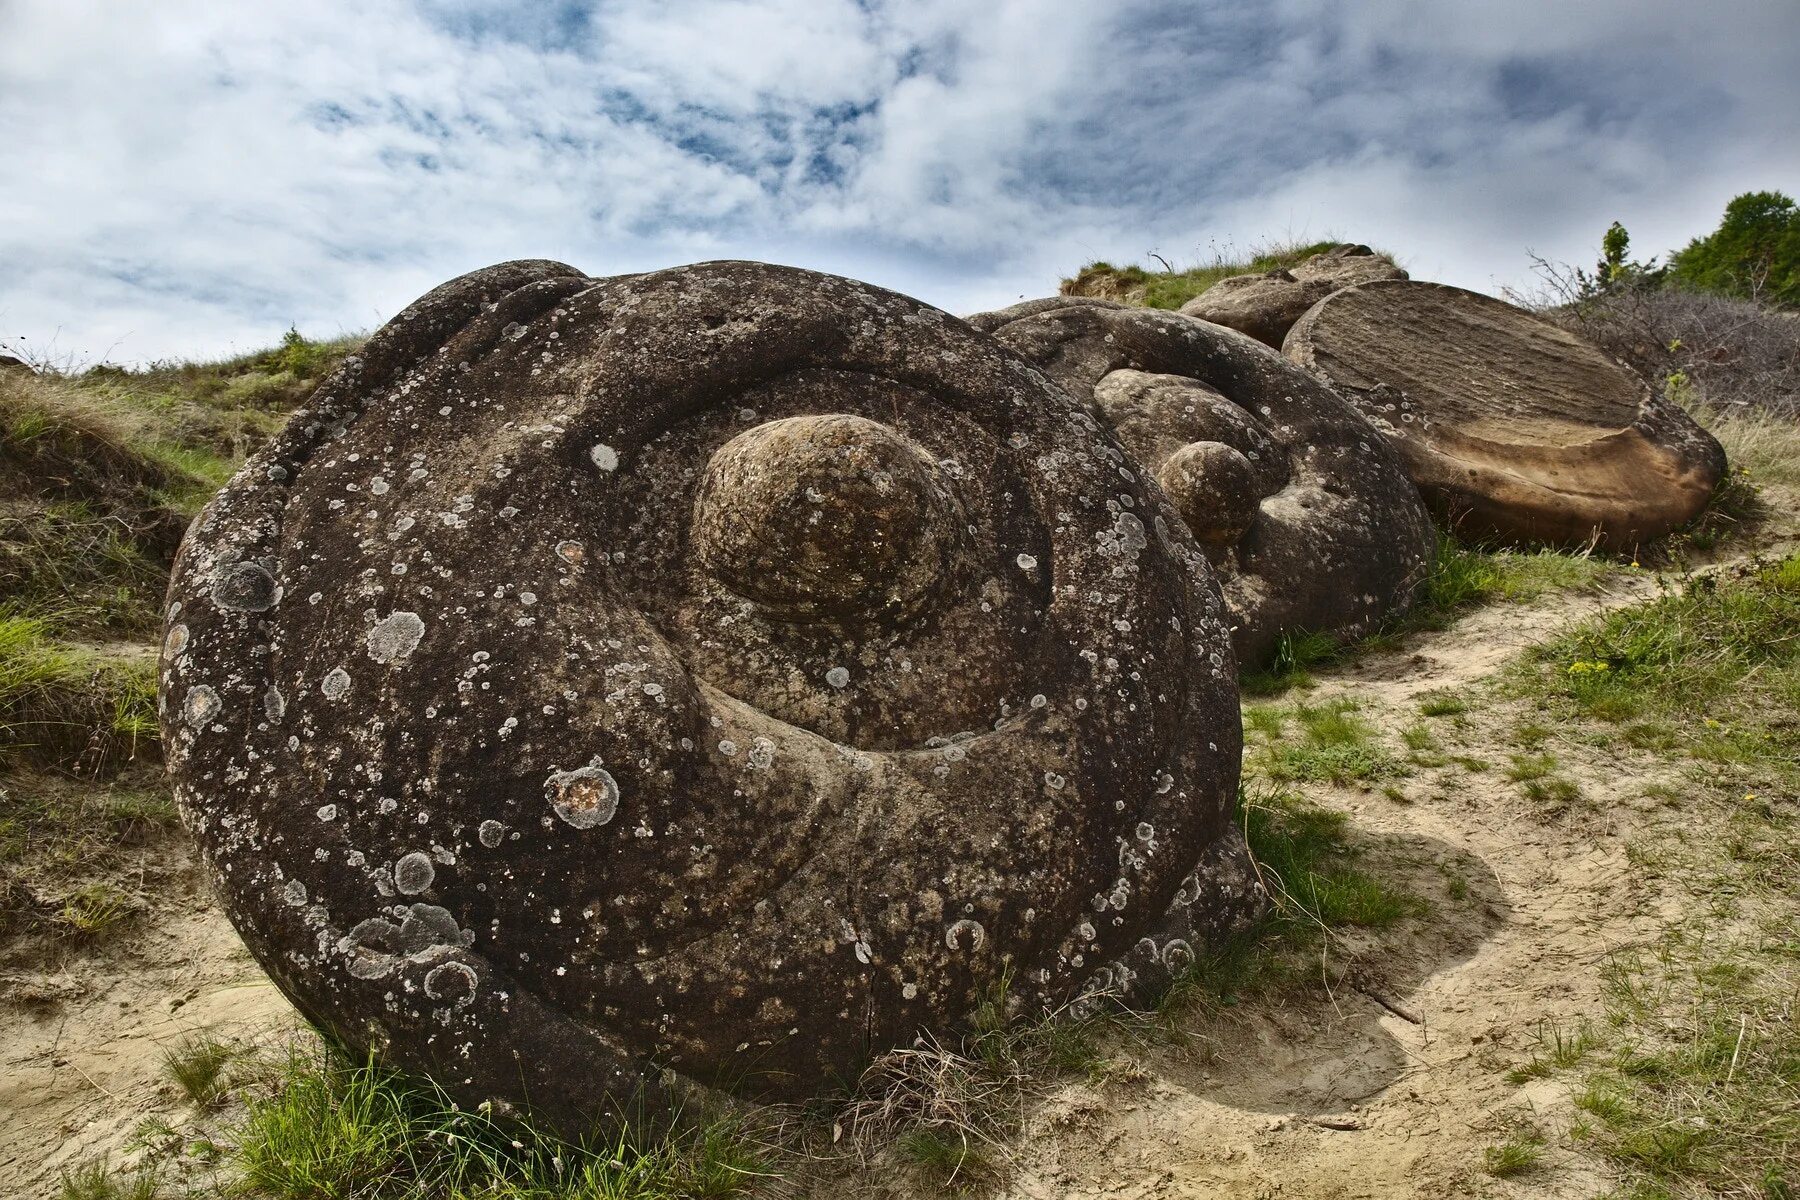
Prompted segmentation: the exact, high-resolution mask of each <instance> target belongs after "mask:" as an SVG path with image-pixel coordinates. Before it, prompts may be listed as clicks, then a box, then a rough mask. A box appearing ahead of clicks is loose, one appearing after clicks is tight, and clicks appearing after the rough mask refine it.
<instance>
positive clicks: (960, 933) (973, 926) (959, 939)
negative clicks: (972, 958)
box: [944, 917, 987, 950]
mask: <svg viewBox="0 0 1800 1200" xmlns="http://www.w3.org/2000/svg"><path fill="white" fill-rule="evenodd" d="M964 939H967V941H968V943H969V945H968V948H969V949H970V950H979V949H981V947H982V944H983V943H985V942H986V941H987V930H985V929H983V928H982V927H981V922H980V921H971V920H969V919H968V918H967V917H964V918H963V919H962V920H960V921H958V922H957V923H956V924H954V925H952V926H951V927H950V928H948V929H946V930H945V931H944V945H946V946H948V947H950V949H952V950H961V949H963V941H964Z"/></svg>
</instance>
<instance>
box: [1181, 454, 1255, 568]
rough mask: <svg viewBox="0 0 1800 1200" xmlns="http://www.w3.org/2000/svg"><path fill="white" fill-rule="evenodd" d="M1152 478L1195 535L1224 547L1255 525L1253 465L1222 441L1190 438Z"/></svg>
mask: <svg viewBox="0 0 1800 1200" xmlns="http://www.w3.org/2000/svg"><path fill="white" fill-rule="evenodd" d="M1156 481H1157V482H1158V483H1160V484H1162V486H1163V490H1164V491H1166V492H1168V493H1169V499H1171V500H1173V501H1174V502H1175V509H1176V511H1177V512H1179V513H1180V514H1181V519H1182V520H1184V521H1186V522H1187V527H1188V528H1189V529H1191V530H1193V531H1194V536H1195V537H1197V538H1199V539H1200V540H1201V541H1202V542H1204V543H1206V544H1207V545H1209V546H1229V545H1232V544H1234V543H1236V542H1237V541H1239V540H1240V539H1241V538H1242V537H1243V536H1244V535H1245V534H1246V533H1248V532H1249V531H1250V527H1251V526H1252V525H1254V524H1256V516H1257V508H1258V504H1257V499H1258V497H1259V496H1260V493H1259V492H1258V491H1257V490H1256V469H1255V468H1254V467H1252V466H1251V465H1250V460H1249V459H1248V458H1245V457H1244V455H1243V454H1242V453H1240V452H1239V451H1237V450H1236V449H1234V448H1233V447H1231V446H1227V445H1226V444H1225V443H1223V442H1189V443H1188V444H1187V445H1185V446H1182V447H1180V448H1179V449H1177V450H1176V451H1175V452H1174V453H1172V454H1170V455H1169V457H1167V458H1165V459H1164V460H1163V461H1162V464H1161V465H1160V466H1158V467H1157V468H1156Z"/></svg>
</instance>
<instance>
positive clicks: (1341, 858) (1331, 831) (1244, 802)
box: [1238, 789, 1428, 936]
mask: <svg viewBox="0 0 1800 1200" xmlns="http://www.w3.org/2000/svg"><path fill="white" fill-rule="evenodd" d="M1238 807H1239V819H1240V821H1241V822H1242V824H1243V828H1244V836H1245V839H1246V840H1247V841H1248V842H1249V844H1250V852H1251V854H1252V855H1253V856H1254V857H1255V859H1256V864H1257V871H1258V874H1260V875H1261V876H1262V880H1263V884H1264V886H1265V887H1267V888H1268V890H1269V893H1270V895H1271V897H1272V898H1273V899H1274V901H1275V918H1274V919H1275V922H1276V924H1277V927H1278V929H1281V930H1284V931H1285V932H1287V933H1288V934H1290V935H1293V934H1300V935H1302V936H1310V934H1311V933H1312V932H1313V931H1317V930H1326V931H1329V930H1332V929H1338V928H1343V927H1345V926H1362V927H1366V928H1376V929H1379V928H1384V927H1386V926H1389V925H1392V924H1394V923H1395V922H1397V921H1400V920H1402V919H1404V918H1406V917H1411V916H1420V915H1422V914H1423V913H1425V912H1426V911H1427V908H1428V906H1427V905H1426V903H1425V902H1424V900H1422V899H1420V898H1419V897H1416V896H1412V895H1410V894H1408V893H1406V892H1403V891H1401V890H1399V889H1398V888H1396V887H1394V886H1393V885H1392V884H1391V883H1389V882H1387V881H1386V880H1383V879H1380V878H1378V877H1376V876H1373V875H1370V874H1367V873H1366V872H1363V871H1361V870H1359V869H1357V867H1356V866H1355V865H1354V864H1355V860H1356V857H1357V851H1356V850H1355V849H1354V848H1353V847H1352V846H1351V845H1350V843H1349V838H1348V820H1347V818H1345V816H1344V815H1343V814H1342V813H1338V812H1333V811H1331V810H1329V809H1324V808H1320V807H1318V806H1317V805H1313V804H1308V803H1307V802H1306V801H1304V800H1302V799H1301V798H1300V797H1299V796H1297V795H1295V794H1294V793H1292V792H1286V791H1281V790H1277V789H1260V790H1244V791H1240V793H1239V795H1238Z"/></svg>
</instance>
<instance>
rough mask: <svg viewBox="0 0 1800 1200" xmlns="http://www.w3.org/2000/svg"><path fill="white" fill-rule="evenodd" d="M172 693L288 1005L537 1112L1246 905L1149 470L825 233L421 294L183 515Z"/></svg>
mask: <svg viewBox="0 0 1800 1200" xmlns="http://www.w3.org/2000/svg"><path fill="white" fill-rule="evenodd" d="M161 701H162V719H163V725H164V731H165V738H166V741H167V745H168V753H169V757H170V761H171V764H172V769H173V772H174V775H175V779H176V784H177V792H176V794H177V798H178V800H179V802H180V805H181V808H182V811H183V815H184V817H185V819H186V820H187V822H188V824H189V825H190V827H191V828H192V830H193V831H194V833H195V834H196V835H197V837H198V838H199V840H200V842H201V845H202V847H203V849H204V851H205V854H206V856H207V858H208V861H209V862H210V863H211V865H212V867H213V868H214V870H215V872H216V876H217V880H218V883H219V887H220V892H221V894H222V896H223V899H224V902H225V904H226V907H227V910H228V912H229V914H230V916H231V918H232V920H233V922H234V923H235V924H236V925H237V927H238V929H239V930H240V931H241V932H242V934H243V936H244V939H245V941H246V942H247V944H248V945H249V946H250V947H251V948H252V950H253V951H254V952H255V953H256V955H257V956H258V958H259V959H260V960H261V962H262V964H263V965H264V967H265V968H266V969H267V970H268V971H269V973H270V974H271V976H273V978H274V979H275V980H276V982H277V983H278V984H279V985H280V986H281V987H282V989H283V990H284V991H286V992H287V994H288V995H289V996H290V997H292V998H293V1000H294V1001H295V1003H296V1004H297V1005H298V1006H299V1007H300V1008H301V1010H302V1011H304V1012H305V1013H306V1014H307V1015H308V1016H309V1017H311V1018H312V1019H314V1020H315V1021H317V1022H319V1023H320V1024H322V1025H324V1026H325V1027H327V1028H329V1029H330V1030H332V1031H333V1032H334V1033H336V1034H337V1035H338V1036H339V1037H341V1038H343V1039H345V1040H347V1041H348V1042H349V1043H350V1044H351V1045H354V1046H372V1047H376V1048H378V1049H379V1050H380V1052H381V1053H382V1054H383V1055H385V1056H386V1057H387V1058H388V1059H389V1060H390V1061H392V1062H394V1063H396V1064H398V1065H400V1066H402V1067H405V1068H407V1069H410V1070H413V1071H418V1072H425V1073H429V1074H431V1075H432V1076H434V1077H436V1078H437V1079H438V1080H439V1081H440V1082H442V1083H443V1084H444V1085H445V1086H446V1087H448V1088H449V1090H450V1091H451V1093H452V1094H453V1095H454V1096H456V1097H458V1098H459V1099H461V1100H463V1101H465V1102H468V1103H477V1102H479V1101H481V1100H485V1099H494V1100H496V1101H499V1102H502V1103H503V1104H510V1105H514V1106H520V1107H524V1106H529V1107H531V1108H532V1109H533V1110H535V1111H536V1112H537V1113H538V1114H539V1115H540V1116H543V1117H545V1118H547V1119H549V1120H552V1121H555V1122H558V1123H560V1124H562V1125H564V1126H566V1127H577V1126H583V1125H585V1124H586V1123H587V1122H588V1121H589V1120H591V1119H593V1118H595V1117H596V1116H599V1115H601V1114H603V1113H604V1112H606V1111H607V1110H608V1109H609V1106H611V1105H612V1104H614V1103H616V1102H618V1101H619V1100H620V1099H621V1098H622V1097H625V1096H628V1095H630V1094H632V1093H633V1092H635V1091H639V1090H641V1091H642V1092H644V1093H645V1094H646V1095H647V1098H648V1099H649V1101H650V1102H651V1103H653V1104H656V1103H663V1102H669V1101H671V1100H675V1099H679V1098H681V1097H683V1096H687V1097H689V1098H692V1096H693V1095H694V1094H702V1095H711V1094H713V1093H712V1092H710V1091H709V1090H706V1089H711V1088H723V1089H726V1090H728V1091H731V1092H735V1093H737V1094H739V1095H743V1096H751V1097H760V1096H803V1095H808V1094H812V1093H816V1092H817V1091H819V1090H821V1089H823V1088H826V1087H829V1086H831V1085H832V1084H833V1083H834V1082H835V1081H839V1080H845V1079H853V1078H854V1077H855V1075H856V1073H857V1071H858V1070H859V1067H860V1065H861V1063H862V1062H863V1061H864V1059H865V1056H866V1055H867V1054H869V1053H871V1052H877V1051H880V1050H882V1049H884V1048H886V1047H890V1046H896V1045H905V1044H909V1043H910V1042H911V1040H912V1039H913V1038H914V1037H915V1036H916V1035H917V1033H918V1031H919V1030H921V1029H929V1030H939V1031H944V1030H952V1029H954V1028H956V1027H958V1026H959V1025H961V1024H962V1023H963V1022H964V1021H965V1020H966V1019H967V1017H968V1016H969V1014H970V1013H971V1012H972V1011H973V1010H974V1009H975V1008H976V1007H977V1005H978V1004H979V1003H980V1002H981V1000H982V999H983V998H985V997H987V996H989V995H991V994H992V993H991V989H992V988H993V987H994V986H996V985H997V984H998V982H999V981H1000V980H1001V979H1002V978H1003V977H1010V978H1011V980H1012V982H1013V992H1012V995H1011V997H1010V1003H1012V1004H1014V1005H1017V1006H1021V1007H1024V1008H1030V1007H1033V1006H1053V1005H1058V1004H1062V1003H1065V1002H1070V1001H1071V1000H1073V1001H1075V1002H1076V1003H1078V1004H1084V1003H1094V1002H1096V1001H1097V997H1098V996H1099V995H1100V994H1101V993H1103V992H1105V991H1107V990H1110V991H1113V992H1116V993H1118V994H1123V995H1127V996H1130V995H1138V994H1142V993H1143V992H1144V991H1145V990H1146V989H1148V988H1149V987H1150V986H1152V985H1154V984H1156V983H1157V982H1159V981H1163V980H1167V979H1168V978H1169V977H1170V974H1171V972H1173V971H1176V970H1179V969H1180V968H1181V967H1183V966H1185V965H1187V963H1188V962H1190V961H1192V959H1193V957H1194V955H1195V952H1196V950H1197V948H1198V947H1199V946H1200V945H1201V943H1202V942H1203V941H1204V940H1205V939H1206V938H1207V937H1209V936H1210V935H1213V934H1216V933H1217V932H1219V931H1220V930H1223V929H1226V928H1229V927H1231V926H1232V925H1234V924H1235V923H1237V922H1240V921H1241V920H1243V919H1244V918H1245V917H1246V916H1247V915H1248V914H1250V913H1252V912H1254V911H1255V910H1256V909H1257V907H1258V906H1259V904H1260V900H1261V895H1260V891H1259V889H1258V886H1257V884H1256V883H1255V881H1254V878H1253V874H1252V872H1251V870H1250V868H1249V864H1248V860H1247V855H1246V853H1245V849H1244V846H1243V842H1242V839H1241V837H1240V836H1239V834H1238V832H1237V830H1236V828H1235V826H1234V824H1233V822H1232V820H1231V817H1230V805H1231V799H1232V796H1233V793H1234V789H1235V786H1236V781H1237V773H1238V756H1239V750H1240V734H1239V722H1238V711H1237V702H1236V675H1235V668H1234V663H1233V660H1232V654H1231V646H1230V642H1229V637H1228V633H1227V629H1226V625H1225V610H1224V606H1223V603H1222V601H1221V598H1220V595H1219V592H1218V588H1217V584H1216V582H1215V581H1214V579H1213V577H1212V575H1211V572H1210V570H1209V568H1208V567H1207V565H1206V562H1205V559H1204V557H1203V555H1202V554H1201V552H1200V550H1199V548H1198V547H1197V546H1196V545H1195V543H1194V541H1193V539H1192V537H1191V536H1190V535H1189V534H1188V532H1187V530H1186V528H1185V527H1184V526H1183V524H1182V522H1181V521H1180V520H1178V519H1177V518H1176V517H1175V515H1174V513H1173V512H1172V511H1171V510H1170V509H1169V508H1168V505H1167V501H1166V500H1165V499H1164V497H1163V496H1162V494H1161V493H1160V492H1159V491H1158V490H1157V489H1155V488H1154V487H1152V486H1150V485H1149V484H1148V482H1147V481H1146V480H1145V479H1144V478H1142V477H1141V476H1140V474H1139V472H1138V470H1137V468H1136V467H1135V466H1134V465H1133V463H1132V462H1131V460H1130V459H1128V458H1127V456H1126V455H1125V454H1124V452H1123V451H1122V450H1121V449H1120V447H1119V446H1118V444H1117V442H1116V441H1115V440H1114V439H1113V437H1112V436H1111V434H1110V433H1108V432H1107V431H1106V430H1104V429H1103V428H1102V427H1101V426H1100V425H1099V424H1098V423H1097V422H1096V421H1095V420H1094V419H1093V417H1092V416H1091V415H1090V414H1089V413H1088V412H1087V411H1086V410H1085V409H1084V408H1083V407H1082V406H1080V405H1078V404H1076V403H1075V402H1074V401H1072V400H1071V399H1070V398H1069V397H1068V396H1067V395H1065V394H1064V393H1063V392H1062V391H1060V390H1059V389H1057V388H1055V387H1053V386H1052V385H1050V384H1049V383H1048V382H1047V381H1046V380H1045V379H1044V378H1043V376H1042V374H1040V373H1039V372H1038V371H1037V370H1035V369H1033V368H1032V367H1031V366H1029V365H1028V364H1026V363H1025V362H1023V361H1021V360H1020V359H1018V358H1017V357H1016V356H1014V355H1012V354H1011V353H1009V352H1007V351H1006V350H1004V349H1003V348H1002V347H1001V346H1000V345H999V344H998V343H996V342H995V341H994V340H992V339H991V338H988V337H986V336H985V335H982V334H980V333H977V332H976V331H975V330H973V329H971V328H970V327H969V326H967V325H966V324H964V323H963V322H961V321H958V320H956V319H955V318H953V317H950V316H948V315H947V314H944V313H941V312H938V311H937V310H934V309H931V308H928V307H926V306H924V305H921V304H919V303H917V302H915V301H912V300H909V299H906V298H905V297H902V296H898V295H895V294H893V293H890V292H885V291H881V290H879V289H876V288H873V287H869V286H866V285H863V284H858V283H855V282H853V281H850V280H845V279H838V278H834V277H830V276H822V275H816V274H812V273H809V272H803V271H797V270H790V269H786V268H778V267H770V266H764V265H761V264H755V263H709V264H702V265H699V266H694V267H687V268H680V269H675V270H668V271H659V272H655V273H651V274H645V275H638V276H630V277H620V278H614V279H591V278H587V277H585V276H583V275H581V274H580V273H579V272H576V271H575V270H573V269H571V268H569V267H565V266H562V265H560V264H556V263H548V262H517V263H507V264H503V265H500V266H497V267H492V268H489V269H487V270H483V271H477V272H475V273H473V274H471V275H467V276H464V277H462V278H460V279H457V280H454V281H452V282H450V283H448V284H445V285H444V286H443V287H440V288H438V289H437V290H436V291H433V292H432V293H430V294H429V295H427V296H425V297H424V298H423V299H421V300H419V301H418V302H417V303H415V304H414V305H413V306H412V307H411V308H409V309H407V310H406V311H405V312H404V313H402V314H401V315H400V316H399V317H398V318H396V319H395V320H393V321H392V322H390V323H389V324H388V325H387V326H385V327H384V328H383V329H382V330H381V331H380V332H378V333H377V334H376V335H375V337H374V338H372V339H371V340H370V342H369V343H368V345H367V346H366V347H365V349H364V350H363V352H362V354H361V355H360V356H358V357H357V358H354V359H351V360H349V361H348V362H346V363H345V364H344V366H343V367H342V369H340V370H339V371H338V372H337V373H336V374H335V375H333V376H332V377H331V378H330V379H329V380H328V381H327V382H326V383H325V384H324V385H322V386H321V388H320V389H319V391H318V393H317V394H316V396H315V397H314V400H313V403H312V406H311V407H310V408H309V409H308V410H306V411H303V412H302V413H300V414H298V415H297V416H296V417H295V418H294V421H293V423H292V424H291V425H290V426H289V427H288V429H287V430H286V431H285V432H284V433H283V434H282V435H281V436H280V437H279V438H277V439H276V440H275V441H274V442H273V443H271V444H270V446H269V447H268V448H267V449H266V450H265V451H264V452H263V453H261V454H259V455H258V456H257V457H256V458H255V459H254V460H253V461H252V462H251V463H250V464H249V465H248V466H246V467H245V469H244V470H243V471H242V472H241V473H240V474H239V475H238V476H237V478H236V479H234V480H233V481H232V483H231V484H230V485H229V486H228V487H227V488H226V489H225V490H224V491H223V492H222V493H221V494H220V495H219V497H218V498H217V499H215V500H214V502H213V503H212V504H211V505H210V506H209V507H208V509H207V510H206V511H205V513H203V514H202V516H201V517H200V518H199V520H198V521H197V522H196V523H195V525H194V527H193V529H192V531H191V532H190V534H189V537H188V540H187V542H186V543H185V545H184V548H183V551H182V554H181V557H180V560H179V563H178V566H177V569H176V572H175V576H174V580H173V584H172V587H171V591H170V605H169V610H168V623H167V630H166V639H165V644H164V651H163V657H162V663H161ZM696 1085H705V1087H704V1088H703V1089H701V1090H700V1091H699V1092H698V1093H696V1092H695V1091H694V1089H695V1087H696Z"/></svg>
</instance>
